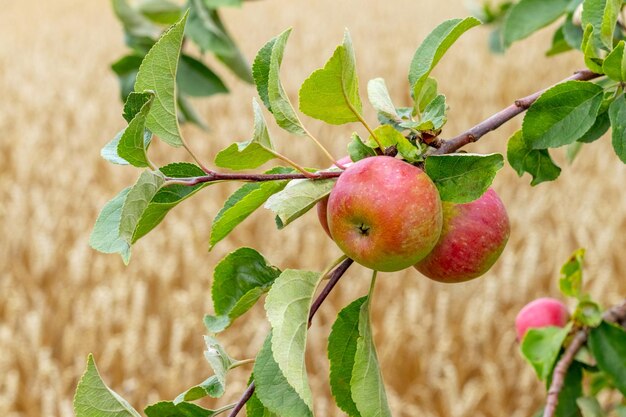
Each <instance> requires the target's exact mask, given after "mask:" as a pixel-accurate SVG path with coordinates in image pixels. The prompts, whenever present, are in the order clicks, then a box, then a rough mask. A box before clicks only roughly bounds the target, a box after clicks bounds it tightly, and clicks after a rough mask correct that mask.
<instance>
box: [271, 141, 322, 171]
mask: <svg viewBox="0 0 626 417" xmlns="http://www.w3.org/2000/svg"><path fill="white" fill-rule="evenodd" d="M266 150H267V151H269V152H270V153H271V154H272V155H274V156H275V157H276V158H278V159H280V160H281V161H283V162H286V163H287V164H289V165H291V166H292V167H294V168H295V169H296V170H298V171H300V172H301V173H302V175H304V176H305V177H307V178H315V174H314V173H312V172H309V171H307V170H306V169H304V168H303V167H302V166H300V165H298V164H297V163H296V162H294V161H292V160H291V159H289V158H287V157H286V156H285V155H283V154H281V153H279V152H276V151H274V150H272V149H269V148H266Z"/></svg>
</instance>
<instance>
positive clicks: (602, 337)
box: [589, 322, 626, 395]
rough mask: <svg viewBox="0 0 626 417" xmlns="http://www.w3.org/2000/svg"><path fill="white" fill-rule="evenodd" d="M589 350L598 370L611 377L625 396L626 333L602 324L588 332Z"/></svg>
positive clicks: (612, 326) (618, 328) (607, 324)
mask: <svg viewBox="0 0 626 417" xmlns="http://www.w3.org/2000/svg"><path fill="white" fill-rule="evenodd" d="M589 348H590V349H591V352H592V353H593V356H594V357H595V358H596V361H597V362H598V368H600V369H601V370H602V371H603V372H605V373H606V374H607V375H608V376H610V377H611V380H612V382H613V384H614V386H615V388H617V389H618V390H619V391H620V392H621V393H622V394H623V395H626V359H625V358H626V331H624V329H622V328H620V327H617V326H614V325H611V324H609V323H606V322H603V323H602V324H600V326H598V327H596V328H593V329H591V331H590V332H589Z"/></svg>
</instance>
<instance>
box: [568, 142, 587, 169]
mask: <svg viewBox="0 0 626 417" xmlns="http://www.w3.org/2000/svg"><path fill="white" fill-rule="evenodd" d="M565 146H566V148H565V149H566V150H565V158H566V159H567V163H569V164H572V163H573V162H574V159H576V157H577V156H578V154H579V153H580V151H581V150H582V148H583V146H584V143H583V142H580V141H576V142H574V143H570V144H569V145H565Z"/></svg>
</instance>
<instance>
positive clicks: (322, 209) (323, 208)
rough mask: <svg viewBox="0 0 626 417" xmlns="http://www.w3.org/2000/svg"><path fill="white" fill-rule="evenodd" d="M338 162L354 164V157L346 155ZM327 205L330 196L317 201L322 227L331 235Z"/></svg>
mask: <svg viewBox="0 0 626 417" xmlns="http://www.w3.org/2000/svg"><path fill="white" fill-rule="evenodd" d="M337 162H339V164H340V165H343V166H344V167H346V168H347V167H349V166H350V165H352V159H350V157H349V156H344V157H343V158H340V159H339V160H337ZM334 167H335V165H333V166H332V167H331V168H334ZM327 205H328V196H326V197H324V198H322V199H321V200H320V201H318V202H317V218H318V219H319V221H320V224H321V225H322V229H324V231H325V232H326V234H327V235H328V236H329V237H330V231H329V230H328V219H327V218H326V213H327V210H328V208H327Z"/></svg>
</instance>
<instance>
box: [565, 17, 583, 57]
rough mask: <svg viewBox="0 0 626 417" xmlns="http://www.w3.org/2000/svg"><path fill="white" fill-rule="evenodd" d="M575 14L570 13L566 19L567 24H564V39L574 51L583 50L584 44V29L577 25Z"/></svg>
mask: <svg viewBox="0 0 626 417" xmlns="http://www.w3.org/2000/svg"><path fill="white" fill-rule="evenodd" d="M573 20H574V13H573V12H570V13H569V14H568V15H567V16H566V17H565V23H563V39H565V42H567V44H568V45H569V46H571V47H572V48H573V49H581V45H582V43H583V33H584V31H583V28H582V27H580V25H575V24H574V22H573Z"/></svg>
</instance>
